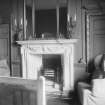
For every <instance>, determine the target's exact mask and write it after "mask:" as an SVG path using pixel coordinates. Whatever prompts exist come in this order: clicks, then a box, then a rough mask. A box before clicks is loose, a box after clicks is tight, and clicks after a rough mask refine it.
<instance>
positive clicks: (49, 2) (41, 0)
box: [26, 0, 67, 9]
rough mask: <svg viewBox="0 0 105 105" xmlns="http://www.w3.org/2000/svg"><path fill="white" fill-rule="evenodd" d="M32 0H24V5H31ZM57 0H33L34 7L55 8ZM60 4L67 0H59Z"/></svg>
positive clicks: (65, 3)
mask: <svg viewBox="0 0 105 105" xmlns="http://www.w3.org/2000/svg"><path fill="white" fill-rule="evenodd" d="M32 1H33V0H26V5H28V6H31V7H32ZM57 1H58V0H35V8H36V9H51V8H56V5H57ZM59 4H60V6H66V5H67V0H59Z"/></svg>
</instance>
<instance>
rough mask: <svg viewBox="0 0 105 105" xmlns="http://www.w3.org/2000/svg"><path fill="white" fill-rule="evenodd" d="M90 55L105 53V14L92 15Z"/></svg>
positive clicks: (91, 56)
mask: <svg viewBox="0 0 105 105" xmlns="http://www.w3.org/2000/svg"><path fill="white" fill-rule="evenodd" d="M89 52H90V53H89V56H90V58H93V57H95V56H96V55H98V54H100V53H105V15H97V16H90V38H89Z"/></svg>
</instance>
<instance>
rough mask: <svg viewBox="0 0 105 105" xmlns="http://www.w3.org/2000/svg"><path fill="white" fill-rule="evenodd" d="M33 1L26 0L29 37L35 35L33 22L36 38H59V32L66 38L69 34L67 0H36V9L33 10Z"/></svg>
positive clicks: (27, 33) (27, 34)
mask: <svg viewBox="0 0 105 105" xmlns="http://www.w3.org/2000/svg"><path fill="white" fill-rule="evenodd" d="M33 1H34V0H26V23H27V25H26V36H27V38H28V39H29V37H30V36H32V37H33V35H32V34H33V32H32V31H33V23H34V31H35V33H34V34H35V35H34V37H35V38H44V39H48V38H57V34H58V33H59V36H60V37H63V38H65V36H66V34H67V0H35V1H34V9H35V10H33ZM33 11H34V12H33ZM32 13H34V14H32ZM33 17H34V21H33V19H32V18H33ZM58 18H59V19H58ZM57 31H59V32H57Z"/></svg>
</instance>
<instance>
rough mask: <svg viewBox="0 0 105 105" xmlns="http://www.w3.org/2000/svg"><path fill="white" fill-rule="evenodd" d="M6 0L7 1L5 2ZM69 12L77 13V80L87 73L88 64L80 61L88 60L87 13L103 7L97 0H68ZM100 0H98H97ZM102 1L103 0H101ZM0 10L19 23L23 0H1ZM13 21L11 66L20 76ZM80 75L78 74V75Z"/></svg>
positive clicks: (21, 16)
mask: <svg viewBox="0 0 105 105" xmlns="http://www.w3.org/2000/svg"><path fill="white" fill-rule="evenodd" d="M2 1H4V2H5V3H3V2H2ZM68 1H69V3H68V12H69V13H70V14H71V15H72V16H74V11H75V9H76V14H77V22H76V23H77V24H76V27H75V28H74V29H73V36H72V37H73V38H78V39H79V40H78V43H77V44H76V46H75V73H76V74H75V81H76V80H77V79H78V78H80V77H81V75H80V74H81V73H80V72H83V73H85V72H84V71H85V67H86V65H85V64H84V63H78V62H79V61H81V59H82V61H85V60H86V27H85V25H86V24H85V21H86V20H85V13H86V10H88V13H94V11H95V12H97V11H98V12H101V8H100V6H99V5H98V3H97V2H96V1H95V0H68ZM97 1H98V0H97ZM100 1H101V0H100ZM0 2H2V3H3V4H2V3H0V5H1V4H2V5H4V6H0V11H3V12H1V13H2V14H0V17H1V15H3V16H7V17H10V20H11V19H12V20H13V19H16V20H17V21H18V23H19V22H20V20H21V18H23V0H0ZM8 4H9V5H8ZM10 23H11V25H10V26H11V28H10V29H11V33H10V37H11V46H10V48H11V67H12V75H13V76H20V74H21V62H20V61H21V60H20V51H19V46H17V45H15V44H14V43H13V41H14V35H15V33H16V31H15V30H14V27H15V26H14V24H12V23H13V21H11V22H10ZM77 75H78V76H77Z"/></svg>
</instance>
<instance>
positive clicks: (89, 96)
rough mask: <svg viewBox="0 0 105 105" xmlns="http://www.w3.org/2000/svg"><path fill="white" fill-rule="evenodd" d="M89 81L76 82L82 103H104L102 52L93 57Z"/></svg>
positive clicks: (87, 104) (89, 104)
mask: <svg viewBox="0 0 105 105" xmlns="http://www.w3.org/2000/svg"><path fill="white" fill-rule="evenodd" d="M94 65H95V70H94V72H93V77H92V80H91V83H90V84H88V83H86V82H78V85H77V90H78V97H79V100H80V102H81V104H82V105H105V78H104V54H101V55H98V56H96V57H95V59H94Z"/></svg>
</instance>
